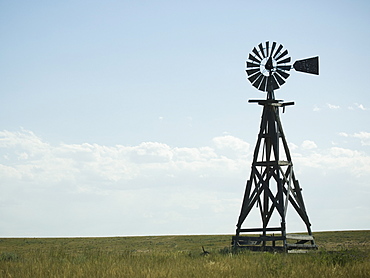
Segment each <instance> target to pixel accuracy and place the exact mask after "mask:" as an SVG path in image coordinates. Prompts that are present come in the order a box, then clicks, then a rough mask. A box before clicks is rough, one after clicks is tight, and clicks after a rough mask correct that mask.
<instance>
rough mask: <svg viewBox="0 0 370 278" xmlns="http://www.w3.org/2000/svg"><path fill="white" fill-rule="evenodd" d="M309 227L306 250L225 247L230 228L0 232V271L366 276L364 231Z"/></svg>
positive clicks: (369, 261)
mask: <svg viewBox="0 0 370 278" xmlns="http://www.w3.org/2000/svg"><path fill="white" fill-rule="evenodd" d="M314 235H315V240H316V243H317V244H318V245H319V246H320V247H319V250H318V251H315V252H310V253H307V254H273V253H258V252H250V251H242V252H238V253H237V254H233V253H231V252H229V246H230V243H231V235H204V236H203V235H202V236H153V237H110V238H34V239H31V238H27V239H25V238H3V239H0V277H370V241H369V239H370V231H348V232H347V231H345V232H321V233H315V234H314ZM202 246H204V247H205V249H206V250H207V251H209V252H210V254H209V255H208V256H202V255H201V253H202Z"/></svg>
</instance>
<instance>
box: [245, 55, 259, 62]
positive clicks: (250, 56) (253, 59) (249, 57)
mask: <svg viewBox="0 0 370 278" xmlns="http://www.w3.org/2000/svg"><path fill="white" fill-rule="evenodd" d="M248 59H249V60H252V61H254V62H257V63H261V60H258V59H257V58H256V57H254V56H253V55H252V54H249V56H248Z"/></svg>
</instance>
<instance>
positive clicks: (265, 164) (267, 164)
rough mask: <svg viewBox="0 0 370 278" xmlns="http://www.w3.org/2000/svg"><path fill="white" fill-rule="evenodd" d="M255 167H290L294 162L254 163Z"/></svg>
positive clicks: (271, 161) (272, 161)
mask: <svg viewBox="0 0 370 278" xmlns="http://www.w3.org/2000/svg"><path fill="white" fill-rule="evenodd" d="M253 165H254V166H271V165H279V166H289V165H292V162H290V161H285V160H279V161H276V160H270V161H256V162H254V163H253Z"/></svg>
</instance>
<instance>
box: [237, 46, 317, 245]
mask: <svg viewBox="0 0 370 278" xmlns="http://www.w3.org/2000/svg"><path fill="white" fill-rule="evenodd" d="M290 62H291V58H290V57H288V50H286V49H284V47H283V45H281V44H278V43H276V42H272V44H270V42H269V41H267V42H266V43H265V44H262V43H260V44H259V45H258V46H257V47H254V48H253V49H252V52H251V53H250V54H249V56H248V60H247V62H246V66H247V68H246V73H247V76H248V80H249V81H250V82H251V83H252V85H253V86H254V87H255V88H257V89H258V90H260V91H263V92H266V93H267V98H266V99H264V100H261V99H258V100H256V99H252V100H249V102H250V103H258V104H259V105H261V106H263V111H262V117H261V124H260V130H259V134H258V138H257V143H256V146H255V149H254V155H253V162H252V166H251V173H250V178H249V180H248V181H247V183H246V188H245V194H244V199H243V203H242V207H241V211H240V215H239V219H238V222H237V225H236V227H237V228H236V235H235V236H233V238H232V245H233V247H234V248H239V247H244V248H248V249H250V250H254V251H264V250H282V251H288V250H291V249H316V248H317V246H316V244H315V240H314V238H313V235H312V231H311V223H310V221H309V218H308V214H307V211H306V207H305V204H304V201H303V196H302V189H301V187H300V185H299V182H298V180H297V179H296V177H295V174H294V170H293V162H292V158H291V155H290V151H289V148H288V143H287V140H286V139H285V135H284V132H283V127H282V124H281V121H280V117H279V109H280V108H282V109H283V112H284V110H285V107H286V106H289V105H294V102H283V100H277V99H275V95H274V91H275V90H277V89H279V88H280V87H281V86H282V85H283V84H284V83H285V81H286V79H287V78H288V77H289V76H290V74H289V72H290V71H291V70H293V69H294V70H296V71H299V72H305V73H310V74H316V75H318V74H319V57H313V58H308V59H302V60H297V61H295V62H294V63H293V65H290V64H289V63H290ZM289 205H290V206H292V207H293V208H294V210H295V212H296V213H297V214H298V216H299V217H300V219H301V220H302V221H303V223H304V225H305V226H306V229H307V233H306V234H299V235H292V234H287V230H286V226H287V225H286V219H287V210H288V206H289ZM253 211H256V212H257V214H258V215H259V216H260V219H261V225H260V226H258V227H250V225H248V224H249V222H248V220H249V218H248V217H249V216H250V215H251V212H253ZM246 226H247V227H246Z"/></svg>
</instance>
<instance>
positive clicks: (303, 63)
mask: <svg viewBox="0 0 370 278" xmlns="http://www.w3.org/2000/svg"><path fill="white" fill-rule="evenodd" d="M293 68H294V69H295V70H296V71H301V72H306V73H312V74H317V75H318V74H319V56H316V57H313V58H308V59H303V60H298V61H295V62H294V64H293Z"/></svg>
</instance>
